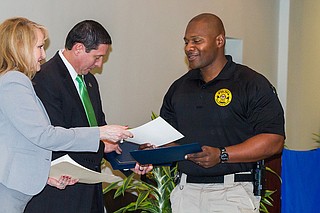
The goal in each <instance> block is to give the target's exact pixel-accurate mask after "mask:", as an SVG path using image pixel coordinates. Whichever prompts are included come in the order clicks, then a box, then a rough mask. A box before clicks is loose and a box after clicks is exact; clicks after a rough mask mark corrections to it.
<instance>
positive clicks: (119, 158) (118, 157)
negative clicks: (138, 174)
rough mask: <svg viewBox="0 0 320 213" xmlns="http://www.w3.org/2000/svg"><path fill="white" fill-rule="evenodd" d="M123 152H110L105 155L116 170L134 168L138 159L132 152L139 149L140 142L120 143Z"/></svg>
mask: <svg viewBox="0 0 320 213" xmlns="http://www.w3.org/2000/svg"><path fill="white" fill-rule="evenodd" d="M119 146H120V148H121V149H122V153H121V154H118V153H116V152H110V153H107V154H105V155H104V157H105V159H106V160H108V161H109V162H110V164H111V166H112V168H113V169H114V170H123V169H131V168H134V166H135V165H136V163H137V161H136V160H135V159H134V158H133V157H132V156H131V154H130V152H131V151H134V150H138V149H139V144H135V143H131V142H127V141H124V142H123V143H120V144H119Z"/></svg>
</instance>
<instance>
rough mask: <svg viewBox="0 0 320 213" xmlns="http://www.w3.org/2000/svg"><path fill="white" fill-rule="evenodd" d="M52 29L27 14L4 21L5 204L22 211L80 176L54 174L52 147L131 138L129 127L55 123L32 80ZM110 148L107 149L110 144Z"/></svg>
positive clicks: (1, 192) (0, 66)
mask: <svg viewBox="0 0 320 213" xmlns="http://www.w3.org/2000/svg"><path fill="white" fill-rule="evenodd" d="M47 36H48V33H47V30H46V29H45V28H44V27H43V26H41V25H39V24H37V23H34V22H32V21H30V20H28V19H26V18H21V17H17V18H11V19H7V20H5V21H4V22H3V23H2V24H1V25H0V150H1V154H0V206H1V207H0V208H1V212H10V213H14V212H23V210H24V208H25V206H26V204H27V203H28V201H29V200H30V199H31V198H32V196H33V195H36V194H38V193H39V192H40V191H41V190H42V189H43V188H44V186H45V185H46V184H47V183H48V184H50V185H52V186H55V187H57V188H60V189H64V187H65V186H66V185H72V184H74V183H75V182H76V180H72V179H71V177H61V178H60V179H59V180H55V179H49V180H48V173H49V169H50V162H51V154H52V151H59V150H64V151H90V152H96V151H97V150H98V148H99V144H100V140H108V141H111V142H114V143H116V142H117V141H119V140H121V139H126V138H128V137H132V134H131V133H130V132H129V131H127V130H126V129H127V127H124V126H119V125H105V126H102V127H83V128H72V129H64V128H61V127H53V126H52V125H51V124H50V120H49V118H48V115H47V113H46V111H45V109H44V107H43V105H42V103H41V101H40V100H39V99H38V97H37V96H36V94H35V92H34V89H33V86H32V83H31V79H32V77H33V76H34V75H35V73H36V72H37V71H39V70H40V63H41V61H42V60H43V59H44V58H45V57H46V54H45V51H44V44H45V40H46V39H47ZM105 149H106V148H105Z"/></svg>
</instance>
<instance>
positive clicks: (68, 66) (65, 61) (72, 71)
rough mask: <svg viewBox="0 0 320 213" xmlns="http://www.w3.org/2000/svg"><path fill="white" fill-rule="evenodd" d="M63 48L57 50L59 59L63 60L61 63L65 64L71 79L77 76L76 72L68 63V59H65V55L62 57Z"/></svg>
mask: <svg viewBox="0 0 320 213" xmlns="http://www.w3.org/2000/svg"><path fill="white" fill-rule="evenodd" d="M63 51H64V50H59V56H60V58H61V60H62V61H63V63H64V64H65V65H66V67H67V69H68V72H69V73H70V76H71V78H72V80H73V81H75V80H76V77H77V76H78V73H77V72H76V71H75V69H74V68H73V66H72V65H71V64H70V63H69V61H68V60H67V59H66V57H64V55H63V54H62V53H63Z"/></svg>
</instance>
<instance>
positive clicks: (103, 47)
mask: <svg viewBox="0 0 320 213" xmlns="http://www.w3.org/2000/svg"><path fill="white" fill-rule="evenodd" d="M110 45H111V38H110V35H109V34H108V32H107V31H106V30H105V28H104V27H103V26H102V25H101V24H99V23H97V22H95V21H91V20H86V21H82V22H80V23H78V24H77V25H75V26H74V27H73V28H72V29H71V31H70V32H69V34H68V36H67V38H66V44H65V49H64V50H60V51H58V52H57V53H56V55H55V56H54V57H53V58H52V59H50V60H49V61H48V62H47V63H45V64H44V65H42V67H41V71H40V72H39V73H38V74H37V75H36V76H35V78H34V80H33V82H34V87H35V90H36V93H37V95H38V96H39V97H40V99H41V100H42V102H43V104H44V105H45V108H46V110H47V112H48V114H49V117H50V119H51V122H52V125H54V126H63V127H66V128H70V127H81V126H89V122H88V119H87V116H86V111H85V109H84V107H83V104H82V102H81V99H80V95H79V94H80V92H79V85H78V82H77V80H76V77H77V76H78V75H82V76H84V81H85V84H86V87H87V90H88V93H89V97H90V100H91V103H92V106H93V109H94V114H95V117H96V121H97V125H98V126H100V125H105V124H106V121H105V115H104V113H103V110H102V104H101V99H100V93H99V88H98V83H97V80H96V78H95V77H94V75H92V74H91V73H90V70H92V69H94V68H95V67H101V66H102V64H103V60H104V57H105V56H106V54H107V53H108V50H109V47H110ZM107 148H108V150H110V152H111V151H117V152H120V150H119V146H118V145H117V144H113V143H109V147H107ZM103 149H104V144H103V143H102V142H101V145H100V149H99V151H98V152H97V153H87V152H83V153H79V152H77V153H75V152H68V154H69V155H70V156H71V158H73V159H74V160H75V161H77V162H78V163H80V164H81V165H83V166H85V167H87V168H89V169H92V170H96V171H100V164H101V160H102V157H103ZM65 154H66V152H54V153H53V159H56V158H58V157H61V156H63V155H65ZM138 170H139V169H138ZM142 170H143V171H139V172H137V173H138V174H144V173H145V172H146V171H147V170H150V168H146V167H144V168H142ZM25 212H26V213H27V212H32V213H37V212H41V213H46V212H47V213H49V212H50V213H63V212H65V213H72V212H74V213H81V212H83V213H101V212H104V208H103V195H102V185H101V184H81V183H77V184H75V185H73V186H68V187H67V188H66V189H65V190H59V189H56V188H53V187H50V186H46V187H45V189H44V190H43V191H42V192H41V193H40V194H39V195H38V196H36V197H34V198H33V199H32V200H31V201H30V203H29V204H28V205H27V208H26V210H25Z"/></svg>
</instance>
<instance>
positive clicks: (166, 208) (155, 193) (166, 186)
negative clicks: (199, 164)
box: [103, 166, 177, 213]
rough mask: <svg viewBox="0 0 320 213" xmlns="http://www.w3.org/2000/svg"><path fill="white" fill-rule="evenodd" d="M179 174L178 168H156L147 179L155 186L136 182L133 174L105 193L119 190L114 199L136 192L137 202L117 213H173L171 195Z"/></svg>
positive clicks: (116, 183) (107, 188) (106, 189)
mask: <svg viewBox="0 0 320 213" xmlns="http://www.w3.org/2000/svg"><path fill="white" fill-rule="evenodd" d="M176 174H177V166H175V167H173V168H171V167H169V166H160V167H155V168H154V169H153V170H152V172H150V173H148V175H147V177H148V178H149V179H150V180H151V182H154V183H155V184H149V183H146V182H143V181H140V180H135V179H134V178H133V177H134V174H131V175H130V176H128V177H127V178H125V179H124V180H122V181H118V182H115V183H112V184H110V185H109V186H108V187H106V188H105V189H104V190H103V193H107V192H108V191H110V190H112V189H115V188H117V190H116V192H115V195H114V198H116V197H119V196H123V195H124V193H125V191H135V192H136V193H137V194H138V198H137V200H136V201H135V202H132V203H130V204H129V205H127V206H125V207H122V208H121V209H119V210H117V211H116V213H121V212H127V211H135V210H138V209H140V210H142V212H151V213H153V212H154V213H171V205H170V193H171V191H172V190H173V189H174V187H175V183H174V177H175V175H176Z"/></svg>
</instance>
